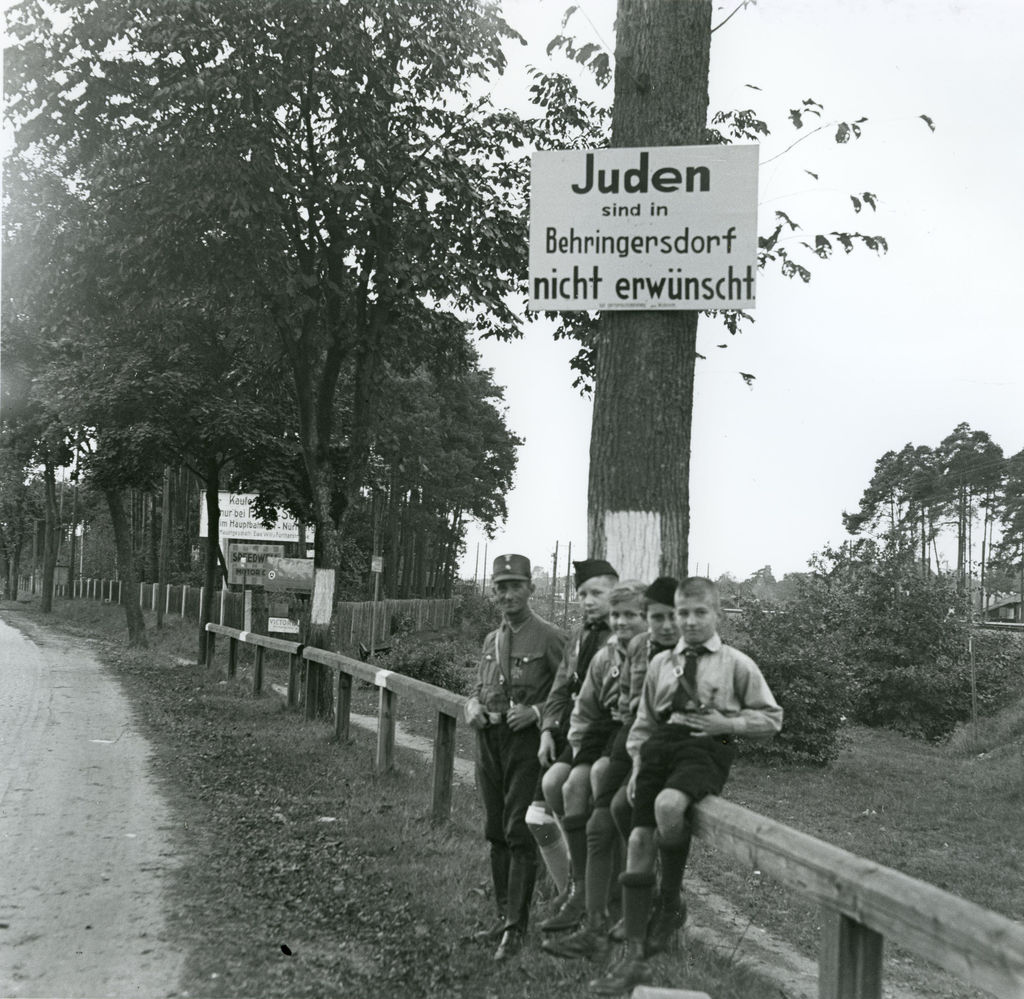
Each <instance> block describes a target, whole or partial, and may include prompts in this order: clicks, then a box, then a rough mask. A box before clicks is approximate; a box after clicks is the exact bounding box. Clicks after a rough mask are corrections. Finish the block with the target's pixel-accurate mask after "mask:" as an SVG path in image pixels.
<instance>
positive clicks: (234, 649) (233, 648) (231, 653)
mask: <svg viewBox="0 0 1024 999" xmlns="http://www.w3.org/2000/svg"><path fill="white" fill-rule="evenodd" d="M237 668H238V639H237V638H228V676H234V675H235V670H236V669H237Z"/></svg>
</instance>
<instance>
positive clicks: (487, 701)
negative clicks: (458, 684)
mask: <svg viewBox="0 0 1024 999" xmlns="http://www.w3.org/2000/svg"><path fill="white" fill-rule="evenodd" d="M566 641H567V636H566V634H565V632H564V631H562V629H561V628H559V627H556V626H555V625H553V624H551V623H550V622H549V621H545V620H544V618H542V617H538V616H537V615H536V614H533V613H532V612H531V614H530V617H528V618H527V619H526V620H525V621H524V622H523V623H522V624H521V625H520V626H519V628H518V629H516V631H515V632H513V631H512V629H511V628H510V627H509V625H508V624H507V623H505V622H503V623H502V625H501V627H500V628H496V629H495V630H494V631H492V632H490V633H489V634H488V635H487V637H486V638H485V639H484V647H483V653H482V654H481V657H480V665H479V667H478V669H477V677H476V684H475V685H474V688H473V696H474V697H476V698H477V699H478V700H479V701H480V704H481V705H482V706H483V708H484V710H485V711H497V712H504V711H507V710H508V709H509V707H511V705H513V704H543V703H544V701H545V699H546V698H547V696H548V693H549V691H550V690H551V684H552V681H553V680H554V678H555V673H556V671H557V670H558V666H559V663H561V661H562V656H563V653H564V650H565V643H566Z"/></svg>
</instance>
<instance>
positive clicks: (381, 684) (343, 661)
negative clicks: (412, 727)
mask: <svg viewBox="0 0 1024 999" xmlns="http://www.w3.org/2000/svg"><path fill="white" fill-rule="evenodd" d="M302 658H303V659H305V660H306V662H314V663H319V664H320V665H322V666H326V667H327V668H328V669H331V670H336V671H337V681H336V682H337V685H336V688H335V694H336V697H335V702H336V712H337V714H336V715H335V728H336V731H337V733H338V738H339V740H341V741H344V740H346V739H347V738H348V730H349V713H350V710H351V704H352V679H353V678H356V679H359V680H363V681H365V682H366V683H372V684H373V685H374V686H375V687H377V688H378V690H379V696H378V702H377V759H376V769H377V772H378V773H385V772H386V771H388V770H390V769H391V768H392V766H393V765H394V753H395V734H396V731H397V728H398V721H397V715H396V701H397V698H398V695H405V694H407V695H409V696H411V697H415V698H417V699H418V700H420V701H423V702H425V703H427V704H429V705H431V706H432V707H433V708H434V710H435V711H436V712H437V727H436V730H435V734H434V752H433V765H432V769H433V776H432V785H433V794H432V805H431V814H432V816H433V818H434V820H435V821H438V822H443V821H445V820H446V819H447V818H448V817H449V816H450V814H451V805H452V783H453V781H454V779H455V728H456V725H457V723H458V719H459V718H461V717H462V709H463V705H464V704H465V703H466V698H465V697H462V696H461V695H459V694H453V693H452V692H451V691H450V690H443V689H441V688H440V687H434V686H432V685H431V684H429V683H424V682H423V681H422V680H416V679H413V678H412V677H410V676H403V675H402V674H401V673H395V672H393V671H392V670H389V669H379V668H378V667H375V666H370V665H368V664H367V663H363V662H360V661H359V660H358V659H351V658H350V657H348V656H343V655H341V654H340V653H338V652H327V651H325V650H324V649H315V648H311V647H307V648H304V649H303V650H302ZM307 686H308V685H307Z"/></svg>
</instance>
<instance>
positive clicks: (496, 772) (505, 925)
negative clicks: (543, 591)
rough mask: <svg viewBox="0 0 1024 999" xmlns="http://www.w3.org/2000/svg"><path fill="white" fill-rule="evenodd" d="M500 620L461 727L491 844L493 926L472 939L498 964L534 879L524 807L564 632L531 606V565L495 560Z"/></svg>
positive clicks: (522, 917) (514, 942)
mask: <svg viewBox="0 0 1024 999" xmlns="http://www.w3.org/2000/svg"><path fill="white" fill-rule="evenodd" d="M491 584H492V588H493V594H494V599H495V601H496V603H497V604H498V606H499V607H500V608H501V616H502V622H501V625H500V626H499V627H498V628H496V629H495V630H494V631H492V632H490V634H488V635H487V637H486V638H485V639H484V647H483V653H482V656H481V659H480V666H479V669H478V671H477V680H476V685H475V687H474V690H473V693H472V695H471V696H470V697H469V699H468V700H467V702H466V707H465V716H466V722H467V724H469V725H470V726H471V727H473V728H475V729H476V730H477V767H476V779H477V786H478V787H479V788H480V795H481V798H482V800H483V806H484V815H485V825H484V835H485V837H486V838H487V841H488V843H489V844H490V860H491V877H492V881H493V885H494V899H495V902H496V904H497V907H498V922H497V924H496V925H495V926H494V927H493V928H491V929H489V930H485V931H484V932H482V933H480V934H477V938H478V939H481V940H492V941H498V948H497V950H496V951H495V952H494V959H495V960H496V961H504V960H506V959H507V958H509V957H511V956H512V955H513V954H515V953H516V952H517V951H519V949H520V948H521V946H522V942H523V937H524V935H525V933H526V928H527V922H528V917H529V911H530V903H531V901H532V898H533V887H534V882H535V880H536V875H537V847H536V844H535V843H534V840H533V837H532V836H531V835H530V831H529V830H528V829H527V828H526V809H527V808H528V807H529V805H530V803H531V801H533V797H534V789H535V788H536V786H537V782H538V780H539V779H540V762H539V758H538V751H539V747H540V722H541V718H542V713H541V709H542V706H543V705H544V703H545V701H546V699H547V696H548V693H549V692H550V690H551V684H552V682H553V680H554V677H555V674H556V672H557V670H558V667H559V664H560V663H561V661H562V657H563V653H564V650H565V643H566V635H565V632H564V631H562V630H561V629H560V628H557V627H556V626H555V625H553V624H551V623H549V622H548V621H545V620H543V618H540V617H538V616H537V615H536V614H534V613H533V611H532V609H531V608H530V597H531V595H532V594H533V591H534V586H533V583H532V581H531V569H530V560H529V559H528V558H526V557H525V556H523V555H500V556H499V557H498V558H496V559H495V560H494V566H493V571H492V574H491Z"/></svg>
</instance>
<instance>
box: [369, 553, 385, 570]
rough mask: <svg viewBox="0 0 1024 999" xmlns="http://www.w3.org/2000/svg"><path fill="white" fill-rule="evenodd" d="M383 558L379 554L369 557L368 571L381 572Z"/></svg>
mask: <svg viewBox="0 0 1024 999" xmlns="http://www.w3.org/2000/svg"><path fill="white" fill-rule="evenodd" d="M383 571H384V559H383V558H382V557H381V556H380V555H374V556H373V558H371V559H370V572H383Z"/></svg>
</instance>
